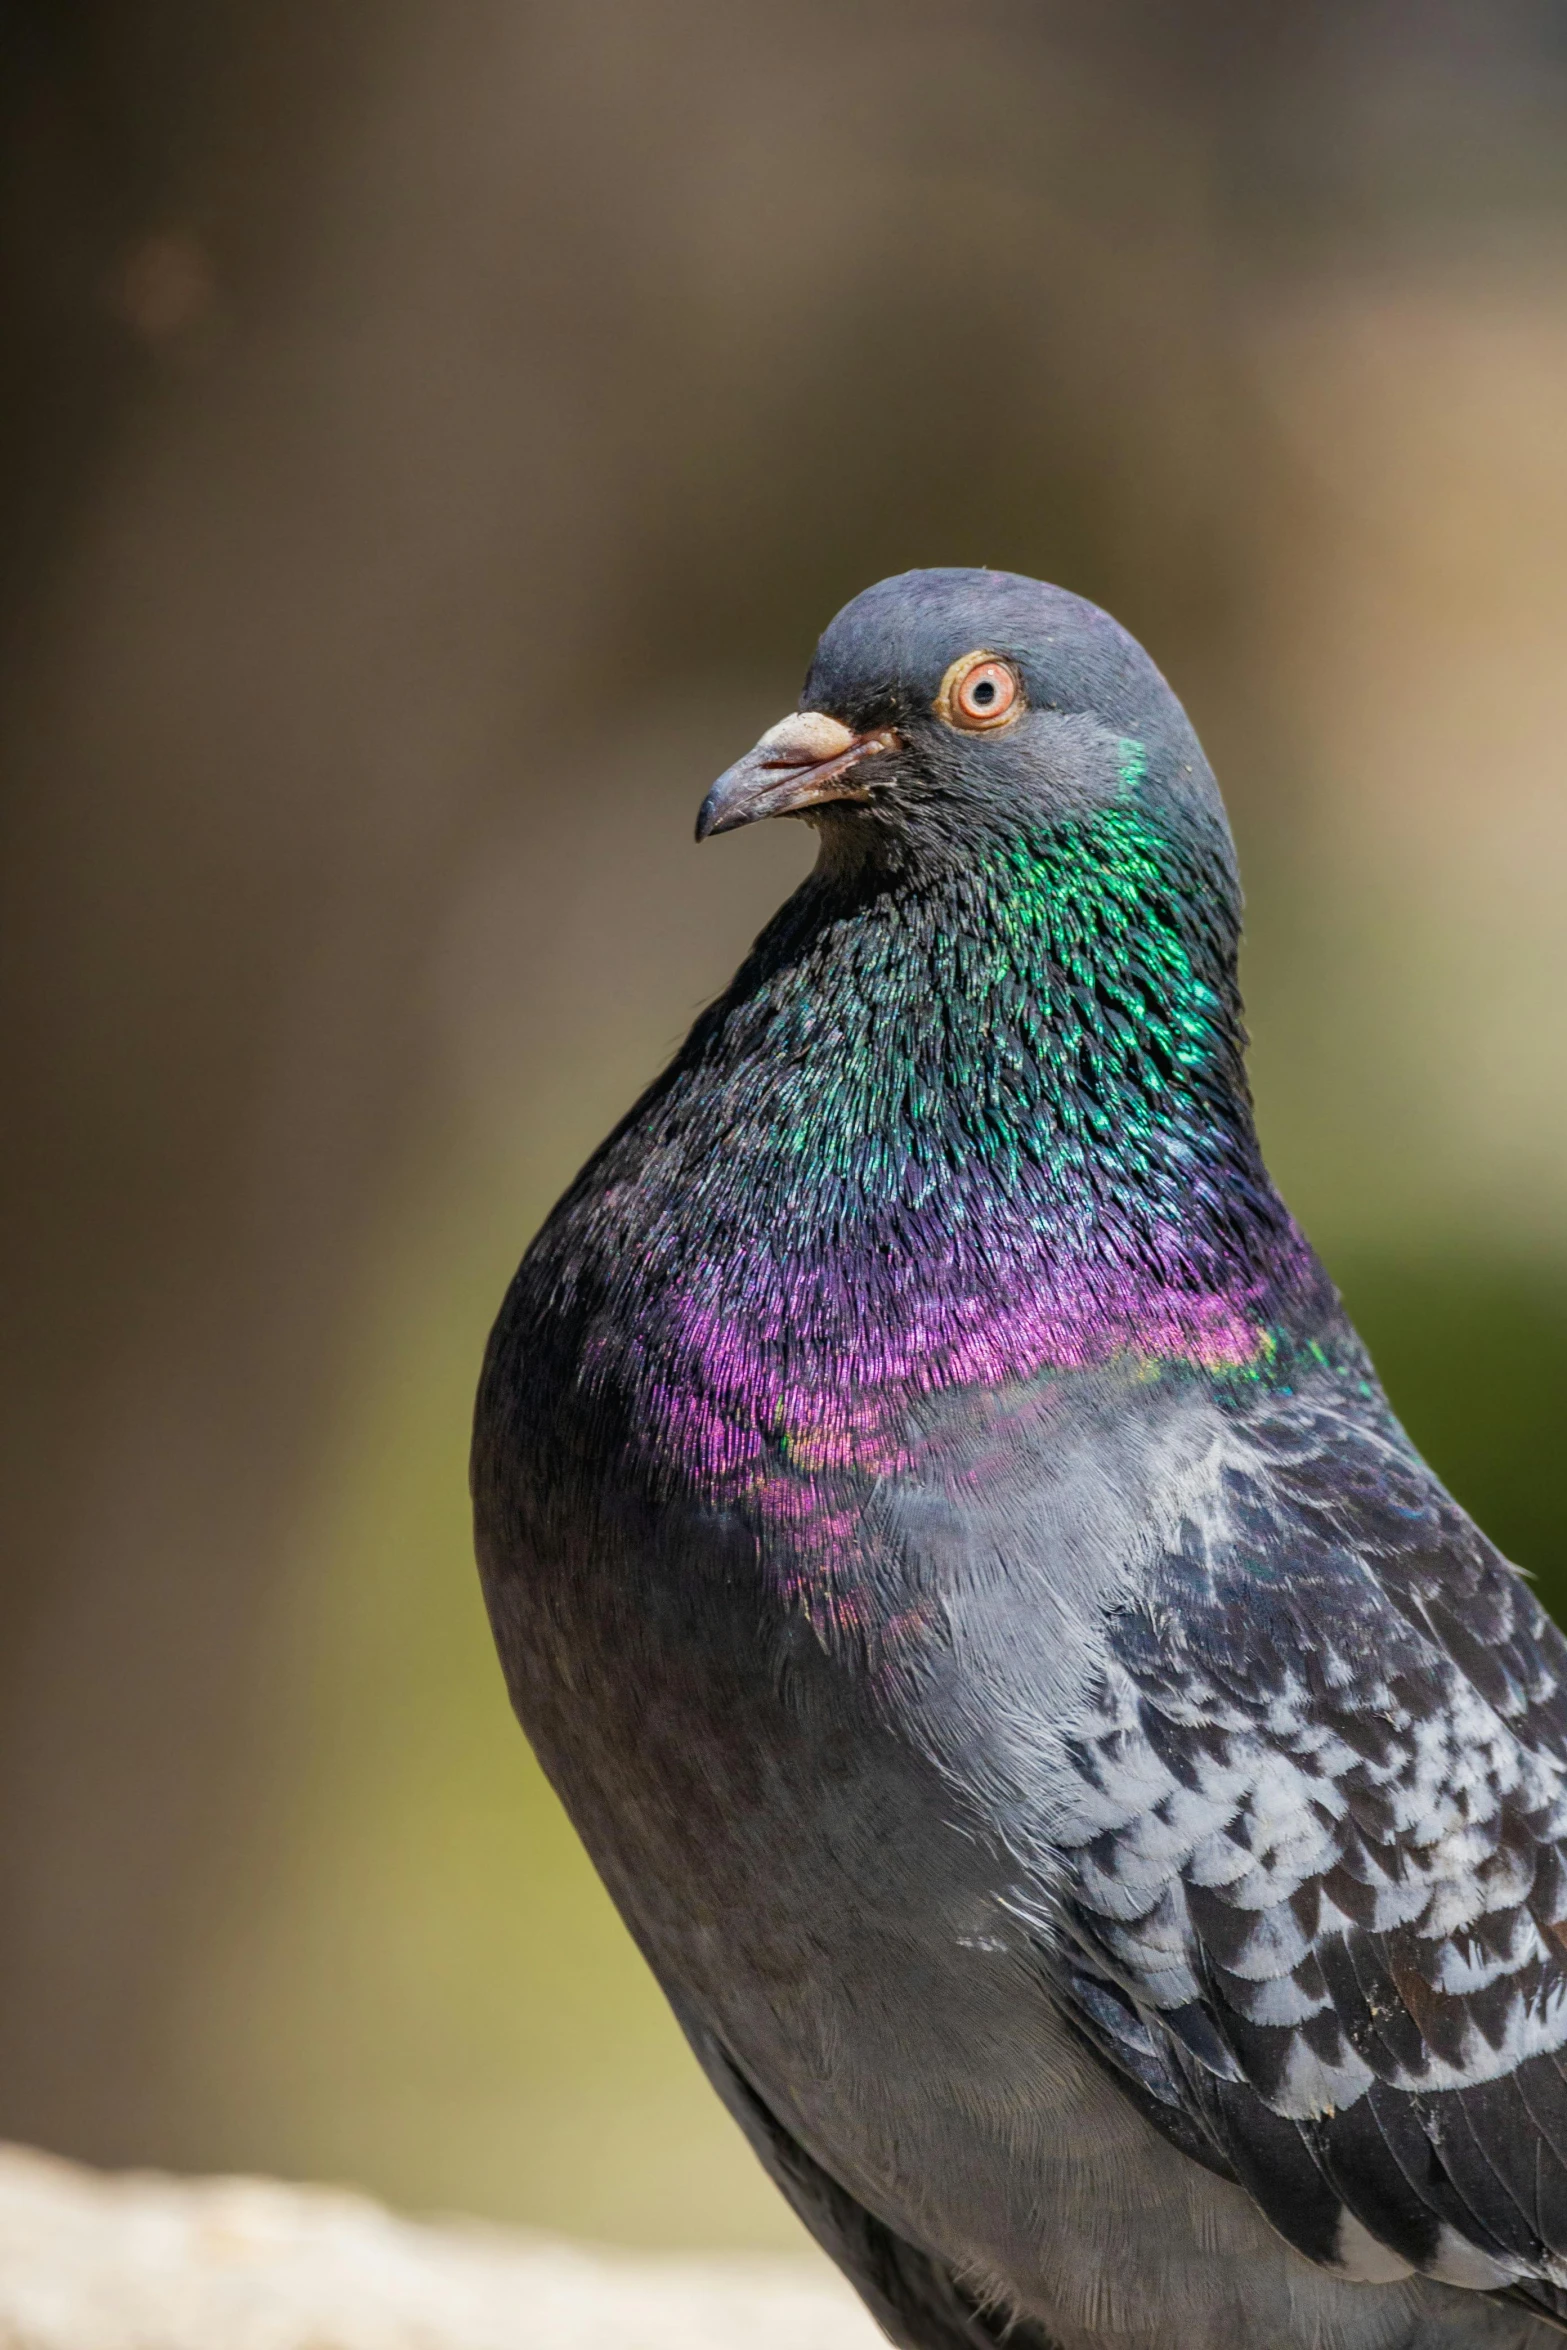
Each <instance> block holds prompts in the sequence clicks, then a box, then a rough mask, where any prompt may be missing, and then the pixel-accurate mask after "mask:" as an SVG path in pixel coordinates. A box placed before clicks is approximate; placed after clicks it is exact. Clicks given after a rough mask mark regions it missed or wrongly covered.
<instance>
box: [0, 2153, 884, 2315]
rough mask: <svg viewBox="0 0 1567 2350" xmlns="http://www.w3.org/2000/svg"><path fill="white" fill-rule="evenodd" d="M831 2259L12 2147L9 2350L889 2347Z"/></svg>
mask: <svg viewBox="0 0 1567 2350" xmlns="http://www.w3.org/2000/svg"><path fill="white" fill-rule="evenodd" d="M880 2341H881V2336H880V2335H879V2334H878V2332H877V2331H876V2328H875V2327H874V2326H873V2325H872V2323H871V2321H870V2319H869V2318H868V2317H867V2316H866V2314H865V2312H864V2311H863V2310H862V2309H861V2307H860V2305H859V2303H858V2301H857V2300H856V2299H855V2298H854V2296H853V2294H852V2293H851V2292H850V2291H849V2289H848V2287H847V2286H846V2285H845V2284H844V2283H843V2282H842V2280H841V2279H840V2278H839V2277H838V2276H837V2274H836V2272H835V2271H834V2270H833V2269H832V2268H830V2267H829V2266H828V2264H827V2263H826V2262H825V2261H817V2260H814V2259H812V2258H809V2257H807V2258H797V2259H795V2258H781V2259H780V2258H765V2257H762V2256H760V2255H757V2254H736V2255H716V2256H715V2255H705V2256H701V2257H698V2256H692V2255H685V2256H680V2257H654V2256H651V2255H647V2254H642V2255H632V2254H627V2253H620V2252H609V2251H602V2250H598V2249H590V2248H586V2247H579V2246H575V2245H570V2244H562V2243H554V2242H551V2241H549V2240H547V2239H545V2238H542V2237H529V2236H525V2235H520V2234H515V2233H512V2232H510V2231H507V2230H504V2229H501V2228H494V2227H488V2226H483V2225H480V2224H479V2223H476V2222H471V2221H462V2220H456V2221H446V2222H441V2223H439V2224H426V2223H424V2222H422V2221H416V2220H409V2219H401V2218H399V2217H397V2216H396V2215H395V2214H393V2213H392V2212H389V2211H386V2210H384V2209H383V2208H382V2207H381V2206H380V2205H379V2204H377V2203H373V2202H371V2201H370V2200H369V2198H368V2197H366V2196H362V2195H355V2194H348V2193H343V2192H339V2191H337V2190H335V2189H324V2188H317V2187H286V2186H280V2185H276V2184H274V2183H273V2182H271V2181H269V2180H263V2179H171V2178H162V2177H156V2176H153V2175H151V2174H142V2173H132V2174H127V2175H124V2176H116V2177H106V2176H102V2175H100V2174H97V2173H94V2172H91V2171H87V2170H83V2169H80V2168H78V2167H77V2166H76V2165H75V2164H73V2163H68V2162H61V2161H58V2160H56V2159H54V2158H53V2157H51V2156H47V2155H40V2154H34V2153H31V2152H29V2151H27V2150H26V2149H25V2148H22V2147H0V2350H875V2345H877V2344H878V2343H880Z"/></svg>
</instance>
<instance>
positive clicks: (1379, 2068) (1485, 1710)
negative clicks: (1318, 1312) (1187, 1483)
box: [1042, 1402, 1567, 2318]
mask: <svg viewBox="0 0 1567 2350" xmlns="http://www.w3.org/2000/svg"><path fill="white" fill-rule="evenodd" d="M1223 1486H1224V1490H1223V1494H1222V1501H1221V1506H1220V1507H1219V1508H1218V1509H1217V1510H1216V1511H1213V1512H1210V1513H1205V1515H1204V1519H1203V1523H1202V1524H1201V1525H1197V1524H1194V1523H1189V1524H1187V1525H1186V1526H1185V1527H1183V1529H1182V1531H1181V1534H1180V1537H1179V1539H1178V1540H1177V1541H1175V1542H1174V1543H1173V1544H1172V1545H1171V1546H1170V1548H1169V1549H1168V1550H1167V1551H1166V1552H1165V1554H1164V1555H1163V1557H1162V1558H1161V1559H1160V1560H1159V1562H1158V1563H1157V1565H1156V1567H1155V1568H1154V1570H1153V1571H1152V1572H1151V1573H1150V1574H1149V1576H1148V1577H1147V1579H1146V1582H1145V1584H1144V1585H1143V1587H1142V1589H1141V1590H1140V1592H1139V1594H1138V1597H1137V1599H1136V1601H1135V1603H1130V1604H1125V1605H1123V1606H1122V1607H1120V1608H1119V1610H1118V1611H1117V1612H1116V1613H1115V1615H1114V1617H1113V1619H1112V1621H1111V1624H1110V1638H1109V1647H1108V1656H1107V1661H1106V1663H1105V1667H1104V1670H1103V1673H1102V1675H1100V1676H1099V1677H1098V1678H1097V1680H1096V1683H1095V1686H1094V1689H1093V1692H1092V1701H1091V1707H1090V1710H1089V1713H1088V1716H1087V1718H1086V1719H1084V1720H1082V1721H1081V1722H1079V1723H1077V1724H1076V1725H1074V1733H1073V1736H1072V1738H1071V1741H1070V1769H1069V1772H1068V1774H1067V1776H1068V1781H1069V1791H1068V1795H1067V1800H1066V1804H1065V1812H1064V1817H1063V1819H1062V1821H1061V1822H1060V1823H1059V1829H1058V1843H1057V1860H1058V1864H1059V1862H1060V1861H1061V1860H1062V1859H1064V1862H1065V1869H1064V1893H1061V1892H1052V1894H1051V1895H1050V1896H1049V1898H1048V1901H1045V1899H1044V1897H1043V1896H1042V1909H1043V1908H1044V1907H1048V1910H1049V1926H1048V1939H1049V1941H1050V1943H1051V1945H1052V1949H1053V1962H1052V1963H1053V1965H1054V1967H1055V1968H1056V1970H1057V1975H1058V1990H1059V1995H1060V1997H1061V1998H1062V1999H1063V2001H1064V2003H1065V2004H1066V2006H1067V2009H1068V2012H1069V2013H1070V2015H1071V2016H1072V2018H1073V2020H1074V2022H1075V2023H1076V2025H1077V2027H1078V2029H1079V2030H1080V2031H1081V2032H1082V2034H1083V2035H1084V2036H1085V2038H1087V2039H1088V2041H1089V2042H1090V2043H1091V2045H1092V2046H1093V2047H1094V2049H1095V2050H1096V2051H1097V2053H1098V2054H1099V2056H1100V2057H1101V2059H1102V2060H1103V2061H1104V2063H1105V2064H1106V2065H1107V2066H1109V2067H1110V2068H1111V2069H1112V2070H1113V2071H1114V2072H1115V2074H1116V2075H1117V2077H1118V2078H1119V2080H1120V2081H1121V2083H1122V2085H1123V2086H1124V2087H1125V2089H1126V2090H1127V2092H1128V2093H1129V2094H1130V2095H1132V2096H1133V2097H1134V2098H1135V2099H1136V2100H1137V2102H1138V2103H1139V2104H1140V2105H1141V2106H1142V2107H1143V2109H1144V2111H1145V2112H1147V2113H1148V2114H1149V2115H1150V2117H1151V2118H1152V2119H1154V2120H1155V2121H1156V2122H1157V2123H1158V2124H1159V2126H1160V2127H1161V2128H1163V2129H1164V2130H1165V2132H1166V2134H1167V2135H1168V2136H1170V2137H1171V2138H1173V2139H1174V2140H1175V2142H1176V2143H1177V2144H1179V2145H1181V2146H1183V2147H1184V2148H1185V2150H1186V2151H1187V2152H1188V2153H1190V2154H1192V2155H1194V2156H1195V2157H1196V2158H1197V2159H1199V2160H1202V2161H1204V2162H1207V2163H1208V2164H1210V2166H1211V2167H1212V2168H1214V2169H1215V2170H1218V2171H1221V2172H1223V2173H1225V2174H1226V2175H1228V2176H1230V2177H1233V2178H1234V2179H1236V2180H1238V2181H1240V2182H1241V2183H1242V2184H1243V2185H1244V2186H1245V2187H1246V2188H1248V2189H1249V2191H1250V2192H1251V2194H1252V2195H1253V2196H1254V2197H1255V2199H1256V2201H1257V2202H1258V2203H1259V2205H1260V2206H1261V2207H1262V2209H1263V2210H1264V2211H1265V2212H1266V2213H1267V2215H1268V2217H1269V2218H1270V2220H1272V2222H1273V2223H1274V2225H1275V2226H1276V2227H1277V2228H1278V2229H1279V2230H1280V2231H1281V2233H1282V2234H1283V2235H1285V2236H1286V2237H1287V2238H1288V2239H1289V2240H1290V2241H1291V2242H1293V2243H1294V2244H1296V2245H1297V2246H1298V2247H1299V2248H1300V2250H1301V2251H1303V2252H1305V2253H1307V2254H1308V2255H1309V2256H1310V2257H1312V2258H1313V2259H1315V2260H1318V2261H1322V2262H1325V2263H1329V2264H1331V2265H1333V2266H1334V2267H1337V2268H1338V2269H1340V2270H1341V2271H1343V2272H1345V2273H1349V2274H1353V2275H1357V2276H1360V2277H1363V2278H1366V2279H1390V2278H1392V2277H1395V2276H1398V2275H1402V2274H1405V2273H1407V2270H1408V2269H1415V2270H1418V2271H1420V2272H1421V2273H1423V2274H1424V2275H1427V2276H1430V2277H1434V2278H1436V2279H1438V2280H1440V2281H1443V2282H1446V2283H1450V2284H1454V2285H1463V2286H1470V2287H1476V2288H1479V2289H1482V2290H1490V2291H1507V2292H1510V2293H1512V2294H1514V2295H1516V2296H1517V2297H1519V2298H1526V2299H1528V2301H1529V2302H1530V2303H1531V2305H1532V2306H1534V2307H1536V2308H1537V2309H1539V2310H1541V2311H1542V2312H1543V2313H1545V2314H1548V2315H1551V2316H1553V2317H1557V2318H1560V2317H1561V2315H1562V2311H1563V2309H1564V2307H1567V2294H1562V2293H1560V2292H1559V2291H1558V2288H1559V2287H1562V2286H1564V2285H1567V1842H1564V1839H1567V1643H1564V1642H1563V1639H1562V1637H1561V1635H1560V1634H1559V1633H1558V1632H1557V1630H1556V1629H1555V1627H1554V1626H1553V1625H1552V1624H1551V1623H1550V1622H1549V1621H1548V1619H1547V1618H1546V1617H1545V1616H1544V1614H1543V1612H1542V1610H1541V1608H1540V1607H1539V1604H1538V1603H1537V1601H1536V1600H1535V1599H1534V1597H1533V1595H1532V1593H1531V1592H1530V1590H1529V1588H1528V1586H1527V1584H1526V1583H1525V1582H1524V1581H1523V1580H1522V1578H1521V1577H1520V1576H1519V1574H1518V1573H1517V1571H1516V1570H1515V1569H1513V1568H1512V1567H1510V1566H1509V1565H1508V1564H1507V1563H1506V1562H1505V1561H1504V1560H1503V1559H1502V1558H1501V1557H1500V1556H1499V1555H1498V1554H1497V1553H1496V1552H1495V1551H1494V1550H1493V1549H1492V1548H1491V1546H1490V1545H1489V1544H1488V1543H1487V1542H1486V1541H1485V1539H1484V1537H1483V1536H1482V1535H1480V1534H1479V1533H1478V1532H1477V1530H1476V1529H1475V1528H1474V1526H1473V1525H1472V1524H1471V1523H1470V1521H1469V1520H1468V1519H1467V1518H1466V1517H1465V1516H1464V1515H1463V1513H1462V1512H1461V1511H1460V1510H1459V1509H1458V1507H1457V1505H1456V1504H1455V1503H1454V1502H1452V1500H1451V1499H1450V1498H1449V1497H1448V1496H1447V1495H1446V1494H1445V1493H1444V1492H1443V1491H1442V1489H1441V1487H1440V1486H1439V1485H1438V1484H1437V1483H1436V1481H1435V1480H1434V1479H1433V1478H1432V1477H1431V1476H1430V1473H1429V1471H1427V1470H1426V1469H1425V1467H1424V1465H1423V1464H1422V1463H1421V1462H1420V1461H1419V1460H1418V1459H1417V1457H1416V1456H1415V1455H1414V1454H1413V1453H1412V1452H1411V1451H1410V1450H1409V1448H1408V1447H1407V1445H1406V1444H1405V1443H1404V1442H1403V1441H1402V1439H1401V1437H1400V1435H1399V1432H1398V1431H1397V1430H1396V1428H1395V1427H1393V1426H1392V1424H1391V1423H1386V1424H1377V1423H1375V1422H1366V1421H1356V1420H1355V1419H1353V1418H1352V1417H1348V1418H1347V1417H1342V1416H1340V1414H1339V1413H1338V1412H1337V1411H1336V1410H1334V1409H1327V1410H1324V1411H1322V1412H1320V1413H1315V1414H1313V1413H1312V1412H1310V1411H1307V1410H1306V1409H1304V1408H1303V1407H1302V1406H1301V1405H1299V1404H1298V1403H1288V1402H1281V1403H1280V1404H1278V1405H1277V1406H1275V1407H1269V1408H1266V1409H1263V1410H1260V1411H1258V1412H1256V1413H1255V1414H1253V1415H1249V1416H1248V1418H1247V1420H1246V1422H1245V1424H1244V1441H1243V1442H1242V1443H1240V1444H1238V1445H1237V1448H1236V1464H1235V1467H1234V1469H1233V1471H1232V1472H1231V1471H1226V1474H1225V1478H1224V1480H1223Z"/></svg>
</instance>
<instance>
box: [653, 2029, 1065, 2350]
mask: <svg viewBox="0 0 1567 2350" xmlns="http://www.w3.org/2000/svg"><path fill="white" fill-rule="evenodd" d="M675 2012H676V2014H677V2015H678V2016H679V2017H680V2020H681V2023H682V2025H683V2026H684V2028H685V2031H686V2034H687V2037H688V2038H689V2039H690V2041H691V2044H692V2047H693V2048H694V2049H695V2051H696V2054H697V2057H698V2059H699V2060H700V2062H701V2064H702V2067H703V2069H704V2071H705V2072H706V2074H707V2076H708V2079H709V2080H710V2081H711V2082H712V2084H713V2086H714V2088H715V2089H716V2090H717V2091H718V2094H719V2096H720V2097H721V2098H722V2099H723V2101H724V2103H725V2105H726V2106H727V2107H728V2108H729V2111H730V2113H731V2114H732V2115H733V2116H734V2118H735V2120H736V2121H737V2122H738V2123H739V2125H740V2127H741V2129H742V2130H743V2131H744V2132H745V2135H746V2137H747V2138H748V2139H749V2140H750V2142H751V2146H752V2148H753V2150H754V2151H755V2153H756V2154H757V2155H758V2156H759V2157H760V2160H761V2163H762V2167H763V2169H764V2170H765V2171H766V2172H767V2174H768V2176H769V2178H770V2179H771V2180H772V2181H773V2184H774V2185H775V2186H776V2187H777V2188H778V2189H779V2190H780V2191H781V2193H782V2194H783V2196H784V2198H785V2200H786V2201H787V2202H788V2203H789V2204H790V2205H791V2206H792V2208H793V2209H794V2211H795V2212H796V2214H797V2215H798V2217H799V2218H800V2219H801V2220H803V2222H804V2223H805V2225H806V2227H807V2228H809V2230H810V2232H811V2234H812V2235H813V2236H814V2237H815V2238H816V2241H817V2242H818V2243H819V2244H820V2245H821V2247H822V2249H823V2251H824V2252H826V2253H827V2254H828V2255H829V2256H830V2257H831V2258H832V2260H833V2261H835V2262H836V2264H837V2266H838V2267H839V2268H840V2269H841V2270H842V2271H843V2273H844V2275H845V2276H846V2277H847V2278H848V2279H849V2281H850V2283H851V2284H852V2285H853V2286H854V2288H855V2290H856V2292H857V2293H858V2294H859V2296H860V2298H861V2300H862V2301H863V2302H864V2303H865V2305H866V2307H867V2308H868V2309H869V2311H870V2313H871V2315H872V2316H873V2317H874V2318H875V2320H876V2322H877V2324H878V2325H879V2326H880V2328H881V2330H882V2332H883V2333H884V2334H885V2335H886V2336H887V2338H888V2340H889V2341H891V2342H894V2343H896V2344H897V2345H898V2350H998V2346H999V2345H1001V2344H1003V2343H1004V2344H1005V2345H1006V2350H1054V2346H1053V2344H1051V2343H1050V2342H1048V2341H1047V2340H1046V2338H1045V2336H1044V2335H1043V2334H1041V2333H1040V2332H1039V2331H1038V2330H1037V2328H1036V2327H1034V2326H1033V2325H1031V2324H1030V2323H1029V2321H1028V2320H1027V2319H1026V2318H1024V2319H1021V2320H1019V2319H1017V2318H1015V2317H1009V2316H1008V2315H1007V2313H1006V2312H1005V2311H1001V2310H995V2309H988V2308H986V2307H984V2306H983V2305H982V2304H981V2303H980V2302H978V2301H976V2300H975V2298H974V2297H973V2295H972V2294H971V2293H969V2292H968V2291H967V2290H966V2289H965V2288H964V2286H963V2285H962V2284H960V2283H959V2281H958V2279H957V2278H956V2277H955V2276H953V2274H952V2273H951V2271H950V2270H949V2269H947V2268H945V2267H944V2266H943V2265H942V2263H941V2262H940V2261H938V2260H935V2259H933V2258H932V2257H931V2255H930V2254H929V2253H928V2252H923V2251H921V2250H920V2248H919V2247H918V2246H917V2245H915V2244H911V2243H909V2242H908V2241H907V2239H906V2238H905V2237H902V2236H900V2235H898V2234H897V2233H896V2232H895V2231H894V2230H893V2229H891V2228H889V2227H888V2226H887V2225H886V2224H885V2222H884V2221H882V2220H879V2219H877V2218H876V2217H875V2215H874V2213H872V2212H869V2211H867V2210H866V2208H865V2206H864V2205H863V2204H862V2203H860V2202H859V2201H858V2200H857V2199H856V2198H855V2197H854V2196H853V2195H851V2194H850V2193H849V2191H848V2189H847V2188H846V2187H842V2186H840V2185H839V2183H838V2181H837V2180H836V2179H835V2178H833V2177H831V2176H830V2175H829V2173H828V2172H826V2171H824V2170H823V2169H822V2167H821V2165H820V2163H818V2162H815V2161H813V2160H812V2158H811V2156H810V2155H809V2154H807V2153H806V2151H805V2149H804V2147H803V2146H802V2145H800V2143H799V2141H798V2140H797V2139H796V2138H795V2137H794V2136H792V2134H791V2133H790V2132H789V2131H788V2130H787V2129H785V2127H784V2125H783V2123H782V2122H781V2121H779V2119H778V2117H777V2115H776V2114H775V2113H773V2112H772V2110H771V2109H770V2107H769V2106H768V2105H767V2104H766V2103H765V2102H764V2101H763V2099H762V2098H761V2097H760V2095H759V2094H758V2093H757V2091H756V2089H755V2088H754V2087H753V2086H752V2084H751V2083H750V2081H748V2080H747V2079H746V2077H745V2075H744V2074H743V2073H742V2072H741V2070H740V2068H739V2066H738V2065H737V2064H736V2063H735V2061H734V2059H733V2058H732V2057H731V2056H730V2055H729V2053H728V2051H727V2050H726V2049H725V2048H724V2047H723V2046H722V2045H721V2044H720V2043H719V2042H718V2041H717V2040H716V2039H715V2038H714V2037H713V2035H712V2033H711V2032H710V2031H708V2030H707V2029H706V2027H705V2026H704V2025H702V2024H701V2023H699V2022H698V2021H696V2020H695V2019H694V2018H693V2017H691V2016H689V2015H687V2014H686V2012H685V2010H684V2008H683V2007H682V2006H681V2005H680V2004H679V2003H676V2008H675Z"/></svg>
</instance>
